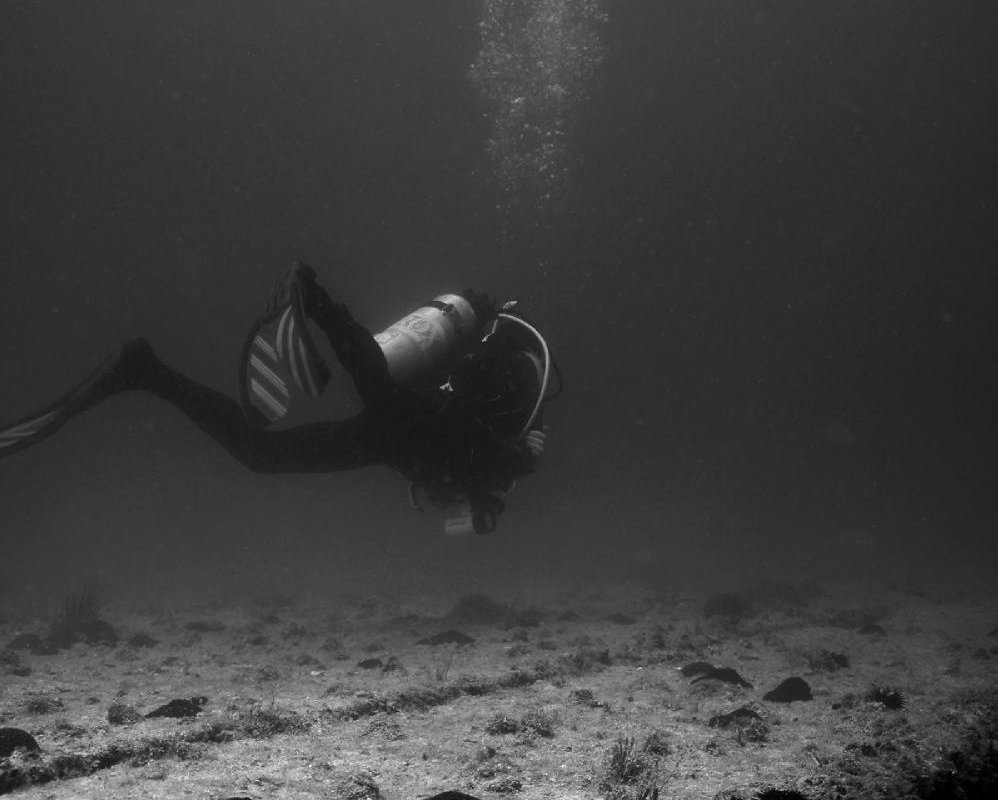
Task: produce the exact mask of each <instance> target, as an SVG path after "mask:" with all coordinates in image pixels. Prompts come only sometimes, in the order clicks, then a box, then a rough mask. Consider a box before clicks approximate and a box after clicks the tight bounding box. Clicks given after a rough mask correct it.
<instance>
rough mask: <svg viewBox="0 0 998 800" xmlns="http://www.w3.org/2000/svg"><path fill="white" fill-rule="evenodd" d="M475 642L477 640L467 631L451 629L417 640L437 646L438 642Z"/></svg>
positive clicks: (419, 642)
mask: <svg viewBox="0 0 998 800" xmlns="http://www.w3.org/2000/svg"><path fill="white" fill-rule="evenodd" d="M474 642H475V640H474V639H472V638H471V637H470V636H468V634H466V633H461V631H455V630H449V631H441V632H440V633H435V634H433V636H428V637H426V638H425V639H420V640H419V641H418V642H416V644H429V645H434V646H436V645H438V644H474Z"/></svg>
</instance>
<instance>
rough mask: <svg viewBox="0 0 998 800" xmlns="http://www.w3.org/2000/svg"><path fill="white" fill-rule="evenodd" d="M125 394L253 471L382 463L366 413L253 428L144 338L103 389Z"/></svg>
mask: <svg viewBox="0 0 998 800" xmlns="http://www.w3.org/2000/svg"><path fill="white" fill-rule="evenodd" d="M129 390H140V391H147V392H151V393H153V394H155V395H156V396H157V397H160V398H161V399H163V400H165V401H166V402H168V403H170V405H172V406H174V407H175V408H177V409H178V410H179V411H181V412H182V413H183V414H184V415H185V416H186V417H187V418H188V419H190V420H191V422H193V423H194V424H195V425H197V427H198V428H200V429H201V430H202V431H204V432H205V433H206V434H208V436H210V437H211V438H212V439H214V440H215V441H216V442H218V444H220V445H221V446H222V447H223V448H224V449H225V450H226V451H228V453H229V454H230V455H232V456H233V457H234V458H235V459H237V460H238V461H239V462H241V463H242V464H244V465H245V466H247V467H249V468H250V469H252V470H254V471H257V472H333V471H337V470H344V469H353V468H356V467H362V466H367V465H370V464H375V463H379V462H381V461H383V459H384V447H383V446H382V433H381V430H382V426H379V425H378V424H376V422H375V421H374V420H372V419H371V418H370V417H369V415H364V414H361V415H358V416H357V417H354V418H353V419H350V420H344V421H337V422H324V423H317V424H314V425H305V426H301V427H298V428H292V429H288V430H283V431H273V430H265V429H262V428H258V427H256V426H253V425H250V424H249V423H248V422H247V420H246V418H245V416H244V415H243V411H242V408H241V407H240V406H239V404H238V403H236V402H235V401H234V400H232V399H230V398H229V397H227V396H226V395H224V394H222V393H221V392H217V391H215V390H214V389H209V388H208V387H206V386H202V385H201V384H199V383H196V382H195V381H193V380H191V379H190V378H188V377H187V376H186V375H184V374H183V373H180V372H178V371H176V370H174V369H172V368H170V367H169V366H167V365H166V364H164V363H163V362H162V361H161V360H160V359H159V358H158V357H157V356H156V354H155V353H154V352H153V350H152V348H151V347H150V346H149V344H148V343H147V342H145V340H136V341H135V342H133V343H130V344H129V345H128V346H126V348H124V350H123V352H122V355H121V356H120V358H119V361H118V364H117V365H116V368H115V369H114V370H112V371H111V372H110V373H109V375H108V378H107V380H106V382H105V385H104V391H105V393H106V394H113V393H117V392H123V391H129ZM106 394H105V396H106Z"/></svg>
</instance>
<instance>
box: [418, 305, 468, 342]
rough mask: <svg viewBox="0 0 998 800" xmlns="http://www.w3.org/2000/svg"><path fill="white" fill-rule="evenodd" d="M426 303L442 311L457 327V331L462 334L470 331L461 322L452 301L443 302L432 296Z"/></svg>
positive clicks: (465, 334) (464, 334)
mask: <svg viewBox="0 0 998 800" xmlns="http://www.w3.org/2000/svg"><path fill="white" fill-rule="evenodd" d="M426 305H428V306H430V307H431V308H435V309H437V311H440V312H442V313H443V315H444V316H445V317H447V318H448V319H449V320H450V321H451V322H452V323H453V325H454V327H455V328H457V332H458V333H459V334H461V335H462V336H467V335H468V334H469V333H470V331H466V330H465V329H464V326H463V325H462V324H461V315H460V314H458V313H457V309H456V308H455V307H454V304H453V303H444V302H443V301H441V300H437V299H436V298H434V299H433V300H430V301H429V302H428V303H427V304H426Z"/></svg>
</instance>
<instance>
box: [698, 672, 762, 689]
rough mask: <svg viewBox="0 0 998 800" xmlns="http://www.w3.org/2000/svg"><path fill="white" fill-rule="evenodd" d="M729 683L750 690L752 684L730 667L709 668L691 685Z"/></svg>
mask: <svg viewBox="0 0 998 800" xmlns="http://www.w3.org/2000/svg"><path fill="white" fill-rule="evenodd" d="M714 682H717V683H730V684H733V685H735V686H741V687H743V688H745V689H751V688H752V684H751V683H749V682H748V681H747V680H745V679H744V678H743V677H742V676H741V675H739V674H738V672H737V671H736V670H734V669H732V668H731V667H711V668H710V669H709V670H707V671H706V672H704V673H702V674H700V675H698V676H697V677H695V678H694V679H693V680H692V681H691V683H714Z"/></svg>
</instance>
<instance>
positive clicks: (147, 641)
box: [128, 632, 159, 647]
mask: <svg viewBox="0 0 998 800" xmlns="http://www.w3.org/2000/svg"><path fill="white" fill-rule="evenodd" d="M158 644H159V641H157V640H156V639H153V638H152V637H151V636H150V635H149V634H148V633H141V632H139V633H135V634H132V635H131V636H130V637H129V639H128V646H129V647H155V646H156V645H158Z"/></svg>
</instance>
